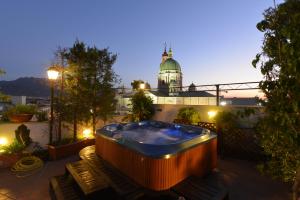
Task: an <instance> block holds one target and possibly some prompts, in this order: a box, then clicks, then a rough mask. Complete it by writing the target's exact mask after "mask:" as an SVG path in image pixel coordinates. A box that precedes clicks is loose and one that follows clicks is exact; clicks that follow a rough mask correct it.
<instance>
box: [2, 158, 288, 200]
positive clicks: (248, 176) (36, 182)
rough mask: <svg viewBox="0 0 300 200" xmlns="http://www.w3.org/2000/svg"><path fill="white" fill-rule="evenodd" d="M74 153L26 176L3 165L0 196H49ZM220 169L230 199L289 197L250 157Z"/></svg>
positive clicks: (28, 198) (37, 198)
mask: <svg viewBox="0 0 300 200" xmlns="http://www.w3.org/2000/svg"><path fill="white" fill-rule="evenodd" d="M78 159H79V157H78V156H72V157H69V158H66V159H63V160H59V161H51V162H47V163H46V164H45V166H44V168H43V169H42V170H41V171H40V172H38V173H36V174H34V175H32V176H30V177H27V178H17V177H15V176H14V175H13V174H12V173H11V172H10V171H9V169H0V200H4V199H5V200H8V199H10V200H11V199H17V200H23V199H24V200H41V199H42V200H48V199H50V196H49V178H50V177H52V176H55V175H60V174H63V173H64V171H65V164H66V163H68V162H73V161H76V160H78ZM219 169H220V171H221V172H222V173H223V174H224V175H223V176H224V179H225V182H226V183H227V184H228V187H229V195H230V200H288V199H291V198H290V186H289V185H288V184H284V183H281V182H279V181H274V180H272V179H270V178H269V177H265V176H261V175H260V174H259V173H258V172H257V170H256V169H255V164H253V163H251V162H247V161H241V160H234V159H227V158H226V159H223V160H219Z"/></svg>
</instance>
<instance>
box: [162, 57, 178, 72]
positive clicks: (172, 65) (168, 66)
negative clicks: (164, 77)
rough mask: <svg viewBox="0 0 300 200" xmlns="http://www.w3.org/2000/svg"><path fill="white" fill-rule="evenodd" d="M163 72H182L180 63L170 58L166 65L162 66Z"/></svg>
mask: <svg viewBox="0 0 300 200" xmlns="http://www.w3.org/2000/svg"><path fill="white" fill-rule="evenodd" d="M163 70H177V71H181V68H180V65H179V63H178V62H177V61H176V60H174V59H173V58H168V59H167V60H166V61H165V62H164V63H161V64H160V71H163Z"/></svg>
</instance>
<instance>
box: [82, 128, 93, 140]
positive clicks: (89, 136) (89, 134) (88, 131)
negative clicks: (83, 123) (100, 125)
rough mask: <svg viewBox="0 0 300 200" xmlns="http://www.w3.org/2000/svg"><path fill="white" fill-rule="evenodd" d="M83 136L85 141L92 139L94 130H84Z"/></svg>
mask: <svg viewBox="0 0 300 200" xmlns="http://www.w3.org/2000/svg"><path fill="white" fill-rule="evenodd" d="M82 135H83V137H84V138H85V139H88V138H91V137H92V130H91V129H89V128H87V129H83V131H82Z"/></svg>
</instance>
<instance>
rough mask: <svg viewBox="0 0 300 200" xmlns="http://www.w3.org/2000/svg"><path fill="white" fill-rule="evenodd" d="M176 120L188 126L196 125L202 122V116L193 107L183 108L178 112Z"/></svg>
mask: <svg viewBox="0 0 300 200" xmlns="http://www.w3.org/2000/svg"><path fill="white" fill-rule="evenodd" d="M176 118H177V119H179V120H182V121H184V122H185V123H188V124H196V123H198V122H199V121H200V114H199V112H198V111H197V110H196V109H195V108H193V107H189V108H181V109H180V110H179V111H178V113H177V116H176Z"/></svg>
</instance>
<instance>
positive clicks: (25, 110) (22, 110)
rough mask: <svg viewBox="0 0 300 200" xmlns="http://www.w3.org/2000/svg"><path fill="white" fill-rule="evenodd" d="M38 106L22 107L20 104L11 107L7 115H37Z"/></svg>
mask: <svg viewBox="0 0 300 200" xmlns="http://www.w3.org/2000/svg"><path fill="white" fill-rule="evenodd" d="M36 110H37V109H36V106H34V105H21V104H18V105H16V106H14V107H11V108H10V109H8V110H7V111H6V115H7V116H10V115H14V114H32V115H33V114H35V113H36Z"/></svg>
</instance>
